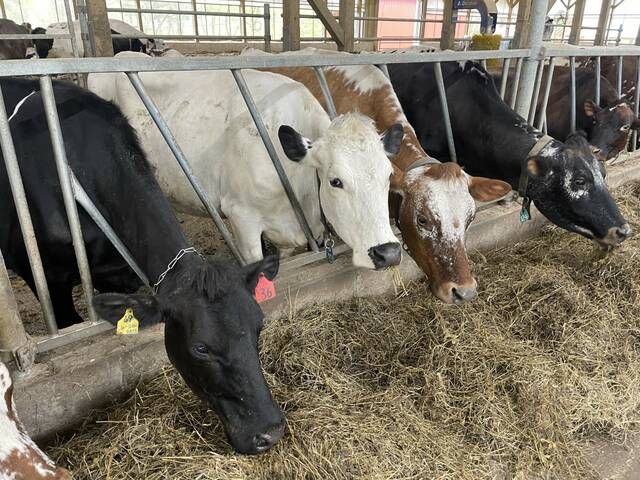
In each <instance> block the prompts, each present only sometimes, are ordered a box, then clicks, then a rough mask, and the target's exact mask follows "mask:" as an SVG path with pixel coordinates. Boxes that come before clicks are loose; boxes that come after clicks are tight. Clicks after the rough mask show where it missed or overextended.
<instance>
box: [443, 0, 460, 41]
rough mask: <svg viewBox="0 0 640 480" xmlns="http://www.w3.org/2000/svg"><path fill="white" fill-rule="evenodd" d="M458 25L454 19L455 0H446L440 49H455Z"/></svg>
mask: <svg viewBox="0 0 640 480" xmlns="http://www.w3.org/2000/svg"><path fill="white" fill-rule="evenodd" d="M455 32H456V26H455V23H454V21H453V0H444V7H443V9H442V33H441V35H440V50H453V43H454V42H453V41H454V37H455Z"/></svg>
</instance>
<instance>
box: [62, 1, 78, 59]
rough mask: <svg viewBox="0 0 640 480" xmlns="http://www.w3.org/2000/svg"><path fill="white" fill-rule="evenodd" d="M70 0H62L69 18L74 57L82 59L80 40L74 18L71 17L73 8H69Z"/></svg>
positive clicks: (68, 23)
mask: <svg viewBox="0 0 640 480" xmlns="http://www.w3.org/2000/svg"><path fill="white" fill-rule="evenodd" d="M69 1H70V0H62V3H63V4H64V13H65V15H66V16H67V25H68V27H69V36H70V40H71V51H72V52H73V56H74V57H76V58H78V57H80V49H79V48H78V39H77V38H76V27H75V25H74V24H73V16H72V15H71V7H70V6H69Z"/></svg>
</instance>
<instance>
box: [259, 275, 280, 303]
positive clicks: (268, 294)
mask: <svg viewBox="0 0 640 480" xmlns="http://www.w3.org/2000/svg"><path fill="white" fill-rule="evenodd" d="M255 296H256V302H258V303H262V302H266V301H267V300H271V299H272V298H276V287H275V285H274V284H273V282H272V281H271V280H269V279H268V278H267V277H265V276H264V273H261V274H260V278H259V279H258V284H257V285H256V294H255Z"/></svg>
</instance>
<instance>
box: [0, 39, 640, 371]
mask: <svg viewBox="0 0 640 480" xmlns="http://www.w3.org/2000/svg"><path fill="white" fill-rule="evenodd" d="M601 56H617V57H620V58H621V57H623V56H635V57H638V58H639V59H640V47H613V48H611V47H607V48H605V47H593V48H577V47H566V48H549V49H546V50H545V49H541V50H540V51H538V53H535V54H532V50H531V49H519V50H506V51H474V52H451V51H441V52H432V53H402V54H369V55H343V54H317V55H309V56H306V55H305V56H300V55H291V56H289V55H274V56H271V55H265V56H262V55H260V56H221V57H201V58H193V57H181V58H176V57H170V58H131V57H128V58H127V57H123V58H74V59H51V60H7V61H3V62H2V69H1V70H0V77H9V76H28V75H30V76H33V75H35V76H39V77H40V92H41V96H42V101H43V103H44V111H45V116H46V119H47V123H48V125H49V131H50V135H51V142H52V145H53V149H54V156H55V161H56V167H57V172H58V176H59V179H60V185H61V189H62V193H63V199H64V205H65V209H66V213H67V218H68V221H69V225H70V228H71V233H72V238H73V246H74V249H75V252H76V260H77V263H78V269H79V271H80V273H81V278H82V286H83V289H84V294H85V298H86V300H87V305H88V307H89V312H90V313H89V321H86V322H83V323H80V324H77V325H74V326H72V327H69V328H65V329H63V330H60V331H58V329H57V326H56V321H55V317H54V313H53V308H52V304H51V299H50V295H49V291H48V286H47V282H46V276H45V272H44V268H43V265H42V260H41V257H40V252H39V250H38V245H37V239H36V237H35V233H34V230H33V224H32V221H31V217H30V214H29V207H28V205H27V198H26V195H25V191H24V186H23V183H22V179H21V176H20V165H19V159H18V158H17V156H16V151H15V148H14V144H13V141H12V138H11V128H10V124H9V118H8V116H7V112H6V111H5V108H4V103H3V97H2V93H3V92H2V89H1V88H0V144H1V146H2V153H3V158H4V162H5V166H6V169H7V174H8V177H9V182H10V185H11V191H12V195H13V199H14V202H15V205H16V209H17V213H18V218H19V222H20V227H21V229H22V234H23V239H24V243H25V246H26V249H27V253H28V258H29V263H30V266H31V270H32V273H33V278H34V284H35V287H36V291H37V294H38V298H39V300H40V304H41V306H42V310H43V315H44V318H45V321H46V325H47V330H48V333H49V335H47V336H44V337H39V338H38V339H37V341H36V342H35V344H32V343H30V342H29V340H28V336H27V335H25V333H24V328H23V326H22V323H21V321H20V317H19V314H18V312H17V307H15V301H13V302H12V301H11V299H12V298H13V294H12V293H11V287H10V284H9V280H8V274H7V271H6V268H5V266H4V262H3V261H2V257H1V255H0V302H5V303H7V305H8V307H7V308H6V309H5V311H6V312H8V313H7V314H6V315H5V314H0V353H3V352H4V353H9V354H10V356H11V357H12V358H14V359H16V360H17V363H18V366H19V368H21V369H28V368H29V366H30V365H31V363H32V362H33V358H34V355H35V353H36V351H37V352H42V351H46V350H49V349H51V348H56V347H58V346H61V345H65V344H69V343H72V342H75V341H77V340H78V339H82V338H86V337H88V336H91V335H94V334H95V333H98V332H102V331H105V330H109V329H111V328H112V326H111V325H110V324H107V323H106V322H102V321H99V320H97V319H95V313H94V312H93V311H92V309H91V301H90V300H91V297H92V295H93V287H92V281H91V274H90V269H89V262H88V259H87V254H86V252H85V250H84V243H83V239H82V232H81V228H80V222H79V217H78V211H77V207H76V202H78V203H80V205H81V206H82V208H83V209H84V210H85V211H87V213H88V214H89V215H90V216H91V218H92V219H93V220H94V221H95V222H96V223H97V224H98V225H99V226H100V228H101V229H102V230H103V231H104V232H105V234H106V236H107V237H108V238H109V239H110V240H111V241H112V243H113V244H114V246H115V247H116V248H117V249H118V251H119V252H120V253H121V254H122V255H123V257H124V258H125V259H126V260H127V261H128V262H129V264H130V265H131V267H132V269H133V270H134V271H136V272H137V273H138V276H140V278H141V281H142V282H143V283H145V284H148V283H149V279H147V278H146V277H145V276H144V273H143V272H141V271H140V269H136V264H135V259H134V258H132V256H131V253H130V252H128V251H127V250H126V247H124V245H122V242H120V243H119V240H118V238H117V233H116V232H114V231H113V230H112V229H110V227H109V225H108V223H107V222H106V221H105V220H104V217H103V216H102V215H101V213H100V212H99V211H98V209H97V208H96V207H95V205H93V204H92V202H91V201H90V199H89V197H88V195H86V193H85V192H84V191H83V190H82V188H81V185H80V184H79V183H78V181H77V179H76V178H75V176H74V175H73V172H72V171H71V169H70V167H69V164H68V161H67V158H66V153H65V147H64V139H63V136H64V132H63V130H62V128H61V125H60V121H59V118H58V114H57V109H56V102H55V98H54V89H53V86H52V80H51V76H52V75H57V74H88V73H94V72H95V73H106V72H121V73H125V74H126V75H127V77H128V78H129V81H130V82H131V84H132V86H133V88H134V89H135V91H136V92H137V94H138V96H139V97H140V99H141V100H142V102H143V104H144V105H145V108H146V109H147V111H148V112H149V115H150V116H151V118H152V119H153V121H154V122H155V124H156V126H157V127H158V129H159V131H160V132H161V134H162V137H163V139H164V141H165V142H166V144H167V145H168V147H169V148H170V150H171V151H172V153H173V155H174V156H175V158H176V161H177V162H178V163H179V165H180V167H181V168H182V171H183V172H184V173H185V175H186V176H187V178H188V179H189V182H190V183H191V185H192V187H193V188H194V190H195V192H196V194H197V195H198V197H199V199H200V200H201V202H202V204H203V205H204V207H205V209H206V210H207V212H208V213H209V215H210V216H211V217H212V219H213V221H214V223H215V225H216V227H217V228H218V229H219V231H220V232H221V233H222V235H223V237H224V239H225V241H226V243H227V245H228V246H229V248H230V249H231V252H232V253H233V254H234V256H235V257H236V259H237V260H238V261H239V262H241V263H242V262H243V259H242V257H241V254H240V252H239V250H238V248H237V247H236V245H235V244H234V241H233V238H232V236H231V234H230V232H229V231H228V229H227V227H226V226H225V224H224V221H223V219H222V217H221V215H220V213H219V212H218V211H217V209H216V207H215V205H213V203H212V202H211V200H210V199H209V198H208V197H207V194H206V192H205V191H204V189H203V188H202V187H201V184H200V182H199V181H198V179H197V178H196V176H195V175H194V174H193V172H192V170H191V168H190V166H189V161H188V159H187V158H186V156H185V155H184V153H183V151H182V149H181V148H180V145H179V144H178V142H177V140H176V138H175V137H174V135H173V133H172V132H171V130H170V128H169V126H168V124H167V122H166V120H165V119H164V117H163V116H162V114H161V112H160V111H159V110H158V108H157V107H156V105H155V103H154V101H153V99H152V98H151V97H150V95H149V94H148V92H147V91H146V89H145V87H144V82H143V81H142V79H141V78H140V77H139V76H138V73H139V72H164V71H195V70H230V71H231V72H232V74H233V76H234V79H235V81H236V83H237V85H238V89H239V92H240V94H241V95H242V97H243V99H244V101H245V104H246V105H247V109H248V110H249V112H250V114H251V117H252V119H253V121H254V124H255V126H256V128H257V130H258V132H259V134H260V136H261V139H262V141H263V143H264V145H265V148H266V150H267V152H268V154H269V156H270V158H271V160H272V162H273V164H274V168H275V169H276V171H277V172H278V174H279V177H280V180H281V182H282V185H283V188H284V190H285V192H286V193H287V196H288V198H289V201H290V203H291V207H292V209H293V210H294V212H295V213H296V217H297V219H298V223H299V225H300V228H301V229H302V230H303V231H304V232H305V235H306V236H307V240H308V243H309V246H310V248H311V250H312V251H313V252H312V253H309V254H303V255H306V256H300V258H298V257H296V258H294V260H293V264H295V265H296V266H304V265H306V264H308V263H310V262H312V261H317V260H320V259H322V258H323V254H322V252H319V251H318V250H319V248H318V245H317V243H316V240H315V239H314V238H313V235H312V234H311V230H310V228H309V225H308V222H307V220H306V218H305V216H304V212H303V211H302V208H301V207H300V204H299V202H298V200H297V199H296V197H295V194H294V193H293V190H292V189H291V186H290V185H289V182H288V179H287V177H286V174H285V173H284V169H283V167H282V165H281V164H280V159H279V158H278V155H277V152H276V150H275V148H274V146H273V143H272V141H271V139H270V137H269V134H268V132H267V130H266V128H265V126H264V124H263V122H262V117H261V115H260V112H259V111H258V109H257V107H256V104H255V102H254V100H253V98H252V96H251V92H250V91H249V88H248V86H247V84H246V82H245V81H244V77H243V75H242V70H243V69H260V68H287V67H310V68H313V69H314V71H315V73H316V76H317V78H318V80H319V83H320V87H321V89H322V92H323V94H324V96H325V100H326V104H327V110H328V112H329V115H330V116H331V117H332V118H333V117H335V116H336V115H337V112H336V109H335V106H334V103H333V101H332V98H331V92H330V90H329V87H328V85H327V81H326V78H325V76H324V71H323V67H330V66H336V65H337V66H340V65H343V66H344V65H375V66H378V67H379V68H380V69H381V70H382V71H383V72H385V73H386V74H387V75H388V71H387V68H386V65H387V64H400V63H422V62H431V63H435V76H436V78H435V79H436V83H437V87H438V88H437V90H438V95H439V99H440V102H441V106H442V110H443V112H444V116H443V122H444V123H445V126H446V135H447V142H448V146H449V150H450V155H451V158H452V159H455V158H456V153H455V144H454V138H453V134H452V129H451V122H450V119H449V115H448V104H447V95H446V87H445V79H444V78H443V77H442V69H441V62H448V61H464V60H475V61H478V60H480V61H482V60H492V59H501V60H502V61H503V65H502V79H501V81H500V94H501V96H502V97H503V98H504V96H505V94H506V87H507V82H508V76H509V73H510V68H509V67H510V64H511V60H512V59H516V60H517V62H516V65H515V68H514V70H515V75H514V78H513V81H512V90H513V91H514V92H515V91H517V90H519V86H521V85H523V84H524V83H527V82H529V83H530V85H529V87H528V89H527V90H528V91H531V92H532V94H531V95H530V96H529V97H528V98H527V99H526V101H524V102H521V103H523V104H525V105H526V107H527V109H526V110H527V111H524V112H520V113H521V115H523V116H524V117H525V118H528V119H529V120H530V122H533V120H534V119H535V118H536V110H537V103H538V96H539V95H540V94H541V91H542V90H543V89H542V88H541V82H542V78H543V69H544V67H545V61H546V59H547V58H549V68H548V73H547V75H546V86H545V88H544V93H543V102H542V109H541V111H540V112H539V115H538V122H537V126H538V128H542V127H543V125H544V121H545V118H544V117H545V115H544V113H545V110H546V105H547V103H548V101H549V92H550V87H551V82H552V79H553V72H554V65H555V63H556V61H557V60H556V59H557V58H558V57H569V58H570V59H571V61H570V64H571V69H572V72H575V68H576V64H575V57H596V70H595V71H596V72H598V73H599V68H598V65H599V61H598V60H599V57H601ZM525 59H526V61H527V62H535V64H536V68H535V69H534V70H533V72H532V73H533V76H531V75H530V76H529V77H527V78H523V79H522V80H521V79H520V74H521V72H524V71H525V69H524V68H523V64H524V62H525ZM639 62H640V60H639ZM638 66H639V67H640V63H639V64H638ZM618 68H619V69H620V73H619V76H621V75H622V73H621V68H622V63H621V62H619V63H618ZM574 76H575V75H572V77H574ZM637 77H638V80H640V68H639V69H638V72H637ZM598 78H599V77H597V78H596V85H597V87H596V89H597V92H596V93H595V96H596V98H598V97H599V83H598ZM618 83H620V82H618ZM575 88H576V87H575V82H574V81H572V82H571V92H570V94H571V98H573V99H575V96H576V92H575ZM638 93H639V92H638V89H636V93H635V99H636V103H635V111H636V114H637V112H638ZM516 98H517V96H516V93H513V94H512V97H511V103H512V104H515V102H516ZM573 103H575V100H574V102H573ZM575 113H576V112H575V106H574V108H572V120H571V122H572V125H575ZM633 145H634V146H635V143H634V144H633ZM346 250H347V248H346V247H344V246H340V247H339V248H337V249H336V252H344V251H346ZM7 292H9V293H7ZM7 299H8V300H7ZM3 308H4V305H2V306H1V308H0V310H3Z"/></svg>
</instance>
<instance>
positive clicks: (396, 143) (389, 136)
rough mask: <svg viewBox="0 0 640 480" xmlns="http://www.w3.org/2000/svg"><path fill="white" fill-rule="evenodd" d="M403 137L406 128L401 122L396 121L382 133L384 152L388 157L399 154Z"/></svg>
mask: <svg viewBox="0 0 640 480" xmlns="http://www.w3.org/2000/svg"><path fill="white" fill-rule="evenodd" d="M403 138H404V128H403V127H402V124H400V123H394V124H393V125H391V127H389V129H388V130H387V131H385V132H384V133H383V134H382V136H381V139H382V145H383V146H384V153H385V154H386V155H387V157H388V158H393V157H395V156H396V155H397V154H398V152H399V151H400V146H401V145H402V139H403Z"/></svg>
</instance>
